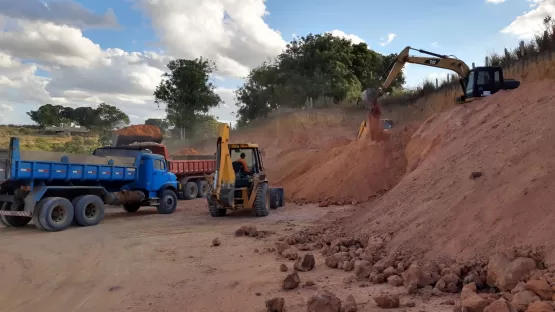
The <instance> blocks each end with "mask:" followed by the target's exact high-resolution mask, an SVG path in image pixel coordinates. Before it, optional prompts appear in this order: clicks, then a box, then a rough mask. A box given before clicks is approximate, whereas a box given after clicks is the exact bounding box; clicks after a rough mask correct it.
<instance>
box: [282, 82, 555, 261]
mask: <svg viewBox="0 0 555 312" xmlns="http://www.w3.org/2000/svg"><path fill="white" fill-rule="evenodd" d="M554 83H555V81H553V80H546V81H540V82H537V83H534V84H523V85H522V86H521V87H520V88H519V89H516V90H511V91H501V92H499V93H497V94H495V95H492V96H489V97H487V98H484V99H481V100H479V101H476V102H474V103H469V104H466V105H464V106H457V107H455V108H454V109H452V110H449V111H447V112H444V113H441V114H439V115H436V116H435V117H432V118H430V119H429V120H427V121H426V122H425V123H424V124H423V125H422V126H421V128H420V129H419V130H418V131H417V132H416V133H415V134H414V136H413V138H412V140H411V141H410V143H409V144H408V146H407V148H406V150H405V151H406V158H407V159H408V163H407V174H406V175H405V177H404V178H403V179H402V180H401V181H400V182H399V183H398V184H397V185H396V186H395V187H394V188H393V189H392V190H390V191H389V192H388V193H386V194H385V195H384V196H383V197H380V198H379V199H377V200H375V201H374V202H370V203H367V204H365V205H363V206H362V207H361V208H360V209H359V210H358V212H356V213H355V214H353V215H352V216H351V217H349V218H347V219H344V220H341V222H340V223H339V224H337V227H336V229H335V230H336V231H337V232H338V233H339V232H343V233H348V234H352V235H357V234H361V233H370V234H376V233H384V232H386V233H391V234H392V235H393V239H392V241H391V242H390V243H389V244H388V248H389V249H390V251H391V252H395V251H409V252H414V253H421V254H423V255H424V256H425V258H429V259H432V258H438V257H444V256H446V257H450V258H463V259H464V258H473V257H475V256H478V257H481V256H488V255H491V254H492V253H493V252H495V251H498V250H502V249H505V248H507V247H511V246H514V245H531V246H545V247H546V250H547V251H548V255H547V256H548V257H547V259H546V260H547V262H548V263H554V262H555V239H554V237H555V226H554V224H555V206H554V202H555V157H554V155H555V126H554V125H553V120H555V93H553V85H554ZM351 158H352V159H353V160H356V161H357V162H358V163H359V166H361V165H362V166H363V167H358V170H360V171H363V170H366V169H364V168H365V167H364V166H365V164H364V163H362V164H361V163H360V161H361V160H364V159H365V158H364V157H360V156H358V155H356V153H354V154H353V155H352V156H351ZM366 159H367V160H366V161H368V162H370V161H372V160H371V157H370V156H369V157H366ZM335 173H336V172H334V174H335ZM473 173H474V174H473ZM321 178H323V179H325V178H328V179H332V178H333V179H338V177H337V176H327V177H326V176H322V177H321ZM306 181H307V182H310V183H308V184H307V185H305V187H309V186H310V185H315V186H317V185H318V183H322V182H321V181H318V180H313V179H308V178H307V179H306ZM342 189H343V191H345V190H346V187H343V188H342ZM289 192H291V190H289Z"/></svg>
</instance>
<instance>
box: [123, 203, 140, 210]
mask: <svg viewBox="0 0 555 312" xmlns="http://www.w3.org/2000/svg"><path fill="white" fill-rule="evenodd" d="M139 208H141V203H127V204H123V210H125V211H127V212H137V210H139Z"/></svg>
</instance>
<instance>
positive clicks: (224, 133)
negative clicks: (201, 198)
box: [210, 123, 235, 205]
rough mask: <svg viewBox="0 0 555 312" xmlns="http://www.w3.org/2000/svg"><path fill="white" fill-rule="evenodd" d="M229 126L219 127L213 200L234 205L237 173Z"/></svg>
mask: <svg viewBox="0 0 555 312" xmlns="http://www.w3.org/2000/svg"><path fill="white" fill-rule="evenodd" d="M228 143H229V125H228V124H227V123H220V124H219V125H218V141H217V145H216V170H215V171H214V173H213V178H211V179H210V180H211V181H210V182H211V183H212V194H211V195H210V196H211V197H212V198H211V199H212V200H214V201H216V202H225V203H226V204H227V205H233V192H234V190H235V186H234V184H235V172H234V171H233V165H232V163H231V154H230V151H229V147H228Z"/></svg>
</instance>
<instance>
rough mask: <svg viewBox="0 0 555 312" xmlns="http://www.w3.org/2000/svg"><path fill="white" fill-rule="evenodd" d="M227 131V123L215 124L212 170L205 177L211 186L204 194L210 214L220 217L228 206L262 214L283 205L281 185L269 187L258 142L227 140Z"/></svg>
mask: <svg viewBox="0 0 555 312" xmlns="http://www.w3.org/2000/svg"><path fill="white" fill-rule="evenodd" d="M229 132H230V129H229V125H228V124H227V123H220V124H219V125H218V140H217V143H216V170H215V171H214V173H213V174H211V175H210V176H208V177H207V179H208V181H209V183H210V185H211V188H212V189H211V191H210V194H209V195H208V197H207V200H208V210H209V212H210V215H211V216H212V217H223V216H225V215H226V213H227V210H228V209H231V210H236V209H240V208H249V209H253V210H254V215H255V216H257V217H265V216H267V215H268V214H269V209H277V208H279V207H283V206H284V204H285V199H284V192H283V188H271V187H270V185H269V184H270V183H269V182H268V180H267V178H266V173H265V172H264V164H263V162H262V156H261V154H262V153H261V151H260V149H259V147H258V145H257V144H251V143H242V144H232V143H229ZM232 159H236V160H235V161H233V160H232ZM241 159H242V160H241ZM245 165H246V168H245Z"/></svg>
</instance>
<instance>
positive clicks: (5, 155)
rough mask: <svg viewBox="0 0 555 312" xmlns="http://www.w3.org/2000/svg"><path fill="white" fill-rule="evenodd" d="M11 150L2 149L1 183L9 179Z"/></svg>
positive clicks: (0, 160)
mask: <svg viewBox="0 0 555 312" xmlns="http://www.w3.org/2000/svg"><path fill="white" fill-rule="evenodd" d="M9 154H10V153H9V150H7V149H0V183H2V182H4V181H6V180H7V179H8V169H9V166H8V164H9V159H8V158H9Z"/></svg>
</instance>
